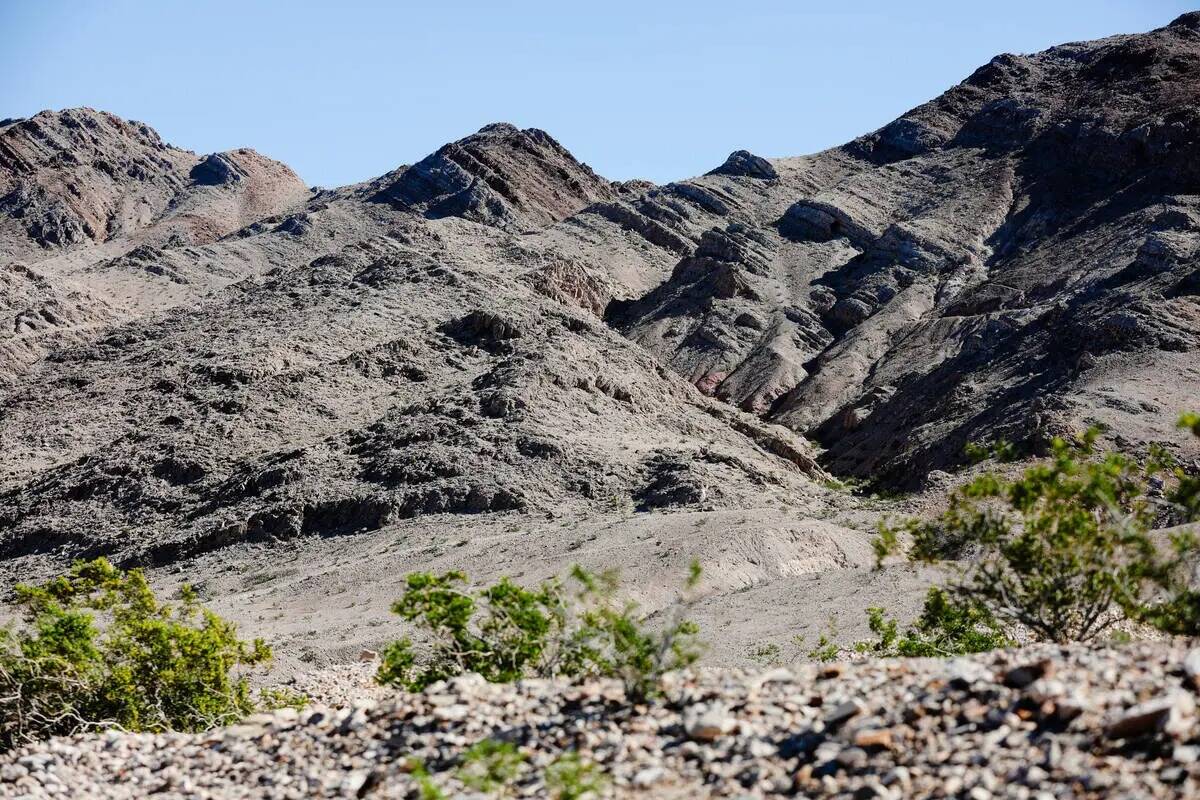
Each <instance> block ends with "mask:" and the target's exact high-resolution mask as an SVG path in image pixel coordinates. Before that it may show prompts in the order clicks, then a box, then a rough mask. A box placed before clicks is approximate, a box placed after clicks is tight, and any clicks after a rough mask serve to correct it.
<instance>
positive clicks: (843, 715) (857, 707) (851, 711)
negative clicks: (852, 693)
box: [825, 699, 867, 728]
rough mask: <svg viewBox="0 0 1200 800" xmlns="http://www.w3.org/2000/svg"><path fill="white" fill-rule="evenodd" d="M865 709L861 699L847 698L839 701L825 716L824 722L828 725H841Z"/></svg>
mask: <svg viewBox="0 0 1200 800" xmlns="http://www.w3.org/2000/svg"><path fill="white" fill-rule="evenodd" d="M866 710H867V707H866V705H864V704H863V702H862V701H861V700H858V699H854V700H847V701H846V702H844V703H839V704H838V705H837V706H835V707H834V709H833V710H832V711H830V712H829V714H828V715H826V717H825V724H826V725H827V726H829V727H831V728H832V727H835V726H837V725H841V724H842V723H843V722H845V721H846V720H848V719H850V718H851V717H856V716H858V715H859V714H861V713H863V712H864V711H866Z"/></svg>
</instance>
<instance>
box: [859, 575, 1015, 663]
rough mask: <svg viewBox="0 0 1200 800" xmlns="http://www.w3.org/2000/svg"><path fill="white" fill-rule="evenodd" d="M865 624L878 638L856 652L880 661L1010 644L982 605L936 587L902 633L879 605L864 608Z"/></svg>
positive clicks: (977, 650) (975, 651)
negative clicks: (951, 594) (957, 600)
mask: <svg viewBox="0 0 1200 800" xmlns="http://www.w3.org/2000/svg"><path fill="white" fill-rule="evenodd" d="M867 623H868V624H869V625H870V627H871V632H872V633H874V634H875V636H876V637H877V639H876V640H875V641H873V642H859V643H858V644H857V645H855V649H856V650H857V651H858V652H860V653H869V654H871V655H874V656H879V657H883V658H894V657H897V656H913V657H937V656H960V655H967V654H969V653H984V652H987V651H988V650H995V649H997V648H1000V647H1010V646H1012V644H1013V642H1012V641H1011V640H1010V639H1009V638H1008V637H1007V636H1005V635H1004V631H1003V629H1002V628H1001V626H1000V624H999V623H998V622H997V621H996V618H995V617H993V616H992V614H991V612H989V611H988V610H987V608H986V607H985V606H982V605H978V604H973V603H963V602H955V601H954V600H953V599H952V598H951V597H950V595H949V594H947V593H946V591H945V590H944V589H940V588H938V587H936V586H935V587H933V588H931V589H930V590H929V593H928V594H926V595H925V606H924V608H923V609H922V611H921V616H920V617H918V618H917V620H916V622H914V623H913V624H912V625H911V626H909V627H908V628H906V629H905V630H904V632H903V633H901V632H900V626H899V625H898V624H897V622H896V620H894V619H888V618H887V617H886V616H885V612H884V609H882V608H880V607H878V606H875V607H873V608H869V609H867Z"/></svg>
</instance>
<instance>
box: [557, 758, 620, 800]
mask: <svg viewBox="0 0 1200 800" xmlns="http://www.w3.org/2000/svg"><path fill="white" fill-rule="evenodd" d="M606 783H607V780H606V779H605V776H604V773H603V772H602V771H601V770H600V768H599V767H598V766H596V765H595V764H593V763H591V762H590V761H584V760H583V759H582V758H580V757H579V754H578V753H575V752H570V753H564V754H563V755H561V756H559V757H558V758H557V759H555V760H554V762H553V763H552V764H550V766H549V767H547V768H546V787H547V788H548V789H549V790H550V793H551V797H553V798H555V800H583V798H585V797H598V796H599V795H600V793H601V792H603V791H604V786H605V784H606Z"/></svg>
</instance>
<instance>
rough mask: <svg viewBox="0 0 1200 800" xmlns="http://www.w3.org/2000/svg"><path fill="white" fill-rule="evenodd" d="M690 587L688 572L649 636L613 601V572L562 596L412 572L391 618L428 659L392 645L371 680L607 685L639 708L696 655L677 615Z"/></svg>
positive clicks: (688, 628) (635, 614) (636, 615)
mask: <svg viewBox="0 0 1200 800" xmlns="http://www.w3.org/2000/svg"><path fill="white" fill-rule="evenodd" d="M699 579H700V568H699V565H697V564H693V565H692V568H691V572H690V574H689V578H688V581H687V586H686V588H687V593H685V595H684V597H682V598H681V600H680V602H679V603H677V604H676V606H675V608H674V610H673V615H672V617H671V619H669V620H668V621H667V622H666V624H665V625H662V626H660V627H657V628H652V626H651V625H650V621H649V619H648V618H647V617H645V616H643V615H642V614H641V613H640V612H639V610H638V608H637V606H636V605H635V604H632V603H628V602H623V601H620V600H618V599H617V596H616V591H617V588H618V581H617V578H616V575H615V574H613V573H605V574H601V575H597V574H595V573H591V572H588V571H587V570H585V569H583V568H582V567H578V566H576V567H575V568H574V569H573V570H572V571H571V575H570V583H571V586H570V587H568V585H567V584H566V583H564V582H563V581H560V580H551V581H547V582H545V583H543V584H541V586H539V587H538V588H537V589H526V588H523V587H521V586H518V585H517V584H515V583H513V582H512V581H510V580H509V579H507V578H504V579H502V580H500V581H499V582H498V583H496V584H493V585H492V586H490V587H486V588H483V589H479V590H474V591H473V590H472V589H471V588H470V587H469V586H468V584H467V577H466V575H464V574H463V573H462V572H447V573H445V574H443V575H433V574H431V573H426V572H419V573H414V574H412V575H409V576H408V578H407V588H406V590H405V592H404V595H403V596H402V597H401V598H400V599H399V600H398V601H396V603H395V604H394V605H393V606H392V610H393V611H394V612H395V613H396V614H399V615H400V616H401V617H402V618H403V619H405V620H406V621H408V622H412V623H414V624H416V625H417V626H418V627H419V628H421V629H422V630H423V631H424V632H425V634H426V637H427V639H428V647H427V650H428V654H427V656H426V657H425V658H418V656H417V648H416V646H415V645H414V643H413V642H412V640H411V639H408V638H404V639H401V640H399V641H397V642H394V643H393V644H391V645H390V646H389V647H387V648H386V649H385V650H384V653H383V659H382V663H381V665H380V668H379V672H378V673H377V675H376V678H377V680H378V681H379V682H380V683H383V684H387V685H392V686H399V687H403V688H406V689H409V690H411V691H419V690H421V689H423V688H424V687H426V686H428V685H429V684H431V683H435V682H437V681H439V680H444V679H446V678H450V677H453V676H455V675H460V674H462V673H465V672H475V673H478V674H479V675H481V676H483V677H484V678H485V679H486V680H488V681H492V682H508V681H515V680H518V679H520V678H523V677H529V676H536V677H554V676H566V677H579V676H607V677H618V678H620V679H621V680H622V681H623V682H624V684H625V688H626V691H627V693H628V694H629V695H630V696H631V697H633V698H641V699H644V698H646V697H649V696H651V695H653V694H654V693H655V692H656V691H657V687H658V684H659V680H660V678H661V676H662V675H663V673H665V672H668V671H670V670H674V669H680V668H682V667H685V666H688V665H690V664H692V663H694V662H695V660H696V659H697V658H698V657H699V655H700V652H701V650H700V644H699V641H698V633H699V629H698V628H697V626H696V624H695V623H694V622H691V621H690V620H688V619H685V618H684V617H683V615H682V612H683V610H684V609H685V608H686V607H687V606H688V605H689V604H690V603H691V602H692V600H693V598H692V596H691V594H690V593H691V591H692V590H693V589H694V588H695V587H696V585H697V583H698V582H699Z"/></svg>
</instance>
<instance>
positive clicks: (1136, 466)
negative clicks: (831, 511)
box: [876, 418, 1200, 649]
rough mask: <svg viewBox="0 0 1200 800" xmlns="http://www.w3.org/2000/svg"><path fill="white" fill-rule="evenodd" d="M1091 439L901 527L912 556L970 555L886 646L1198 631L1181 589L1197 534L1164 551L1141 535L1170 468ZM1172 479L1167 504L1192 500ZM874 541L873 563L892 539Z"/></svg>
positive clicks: (1183, 483)
mask: <svg viewBox="0 0 1200 800" xmlns="http://www.w3.org/2000/svg"><path fill="white" fill-rule="evenodd" d="M1185 422H1186V423H1188V424H1189V425H1194V424H1196V423H1195V422H1193V421H1192V420H1191V418H1187V419H1185ZM1193 429H1194V430H1197V431H1198V433H1200V429H1197V428H1193ZM1097 435H1098V434H1097V432H1096V431H1095V430H1093V431H1089V432H1088V433H1087V434H1085V435H1084V436H1082V437H1080V438H1079V439H1077V440H1076V441H1074V442H1071V443H1068V442H1065V441H1063V440H1061V439H1058V440H1055V441H1054V443H1053V445H1052V450H1051V455H1050V457H1049V458H1048V459H1047V460H1045V461H1044V462H1042V463H1038V464H1035V465H1034V466H1031V467H1029V468H1027V469H1026V470H1025V471H1024V473H1023V474H1022V475H1021V476H1020V477H1018V478H1016V479H1012V480H1009V479H1006V478H1004V477H1001V476H999V475H996V474H985V475H982V476H980V477H978V478H976V479H975V480H973V481H972V482H970V483H969V484H967V485H966V486H965V487H963V488H962V489H960V490H959V491H958V492H956V493H955V495H954V496H953V497H952V500H951V505H950V508H949V509H948V510H947V511H946V512H945V513H944V514H943V515H941V517H939V518H938V519H935V520H933V521H910V522H908V523H907V524H906V525H905V526H904V528H903V530H905V531H907V533H908V534H909V535H910V536H911V539H912V542H913V548H912V551H911V556H912V557H913V558H916V559H921V560H926V561H938V560H941V559H944V558H946V557H947V556H948V555H949V554H950V553H952V552H954V551H961V550H962V549H964V548H969V549H970V550H971V551H972V552H973V553H974V554H976V557H975V558H974V560H973V561H972V562H971V563H970V564H969V565H967V566H966V567H965V568H963V569H962V571H961V572H960V573H959V575H958V576H957V577H956V578H955V579H954V580H953V581H952V582H951V583H950V585H949V586H947V587H946V591H945V594H944V596H941V597H940V599H938V600H937V602H936V604H935V605H934V606H931V605H930V604H929V603H927V605H926V614H925V615H923V617H922V620H920V621H918V623H917V626H916V627H915V628H914V629H913V630H912V631H911V634H912V636H910V635H908V633H906V635H905V636H904V637H898V636H893V638H892V642H891V644H892V645H894V646H899V645H900V643H902V642H903V643H904V644H905V646H908V647H914V648H917V649H923V648H924V644H921V643H929V644H930V646H931V647H932V648H940V647H942V646H944V645H950V646H952V647H955V648H956V647H959V646H962V647H975V646H982V645H984V644H986V643H987V642H988V640H989V638H994V639H996V640H997V641H1000V640H1003V639H1005V638H1007V637H1006V636H1004V635H1002V634H1001V631H1014V630H1017V629H1023V630H1024V631H1027V632H1028V633H1029V634H1031V635H1032V636H1033V637H1034V638H1037V639H1042V640H1047V641H1053V642H1060V643H1061V642H1069V641H1088V640H1091V639H1094V638H1096V637H1097V636H1100V635H1102V634H1104V633H1106V632H1107V631H1109V630H1110V629H1111V628H1112V626H1113V625H1115V624H1116V623H1118V622H1120V621H1121V620H1122V619H1135V620H1140V621H1145V622H1150V623H1152V624H1156V625H1158V626H1159V627H1162V628H1164V629H1167V630H1171V631H1172V632H1179V633H1186V632H1195V631H1197V630H1200V628H1198V627H1197V617H1198V616H1200V612H1197V605H1196V601H1197V596H1196V594H1195V593H1194V592H1191V590H1189V589H1188V588H1187V577H1188V576H1187V566H1188V562H1189V560H1190V559H1191V558H1193V557H1194V555H1195V553H1196V551H1197V543H1196V539H1195V537H1194V536H1193V535H1191V534H1190V533H1187V532H1184V533H1180V534H1177V535H1176V536H1175V537H1173V541H1172V547H1171V548H1170V551H1168V552H1164V551H1163V549H1161V548H1160V547H1158V546H1156V544H1155V542H1154V540H1153V538H1152V537H1151V536H1150V534H1149V531H1150V529H1151V527H1152V526H1153V524H1154V522H1155V518H1156V514H1157V509H1156V508H1155V507H1154V504H1152V503H1151V502H1150V501H1149V499H1148V488H1149V487H1150V485H1151V481H1152V480H1155V479H1157V478H1158V476H1159V475H1161V474H1162V473H1163V472H1164V469H1165V468H1167V467H1169V466H1170V465H1169V463H1168V462H1167V460H1166V459H1165V458H1164V456H1163V454H1162V453H1161V452H1160V451H1155V452H1152V453H1151V454H1150V456H1149V457H1148V458H1147V459H1145V461H1144V462H1143V463H1139V462H1138V461H1136V460H1134V459H1132V458H1130V457H1128V456H1125V455H1122V454H1120V453H1106V454H1098V453H1096V451H1095V441H1096V438H1097ZM1175 472H1176V476H1177V478H1178V484H1177V487H1176V488H1175V489H1174V490H1172V492H1170V493H1169V495H1168V496H1169V497H1170V498H1171V499H1172V501H1173V502H1175V503H1176V504H1177V505H1179V506H1181V507H1183V506H1186V504H1187V503H1189V502H1193V501H1194V499H1195V494H1194V491H1195V490H1194V488H1193V487H1194V485H1195V483H1194V481H1195V479H1194V478H1189V477H1188V476H1187V475H1186V474H1184V473H1183V472H1182V471H1181V470H1176V471H1175ZM1194 511H1195V509H1194V506H1193V507H1192V512H1191V513H1194ZM879 541H880V542H883V543H884V544H881V545H880V547H879V548H878V550H877V555H879V556H881V557H882V556H883V555H885V554H886V551H887V550H888V549H890V548H891V547H893V546H894V545H895V543H896V542H898V537H897V536H896V535H895V532H894V531H892V532H889V533H888V535H887V536H886V537H880V540H879ZM931 599H932V596H931ZM930 614H932V616H929V615H930ZM877 617H878V620H877V624H878V626H879V627H880V630H877V631H876V633H877V634H886V635H887V636H892V635H893V634H894V633H895V632H894V631H889V630H888V629H887V627H886V622H885V621H884V620H883V618H882V612H880V613H879V614H878V615H877ZM964 626H965V627H964ZM913 637H916V638H915V639H914V638H913ZM939 642H940V644H939Z"/></svg>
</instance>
